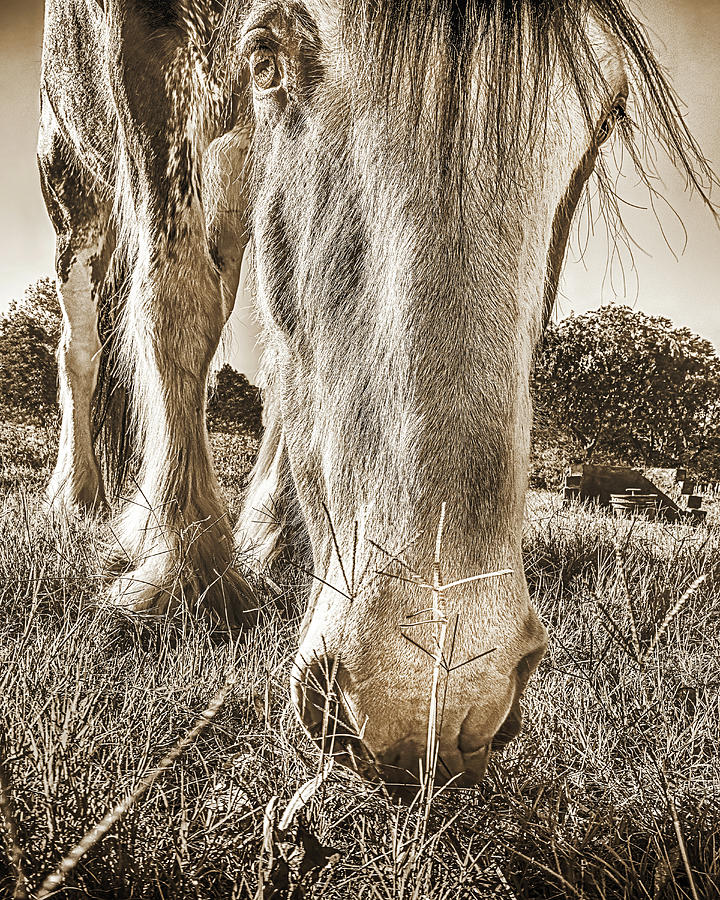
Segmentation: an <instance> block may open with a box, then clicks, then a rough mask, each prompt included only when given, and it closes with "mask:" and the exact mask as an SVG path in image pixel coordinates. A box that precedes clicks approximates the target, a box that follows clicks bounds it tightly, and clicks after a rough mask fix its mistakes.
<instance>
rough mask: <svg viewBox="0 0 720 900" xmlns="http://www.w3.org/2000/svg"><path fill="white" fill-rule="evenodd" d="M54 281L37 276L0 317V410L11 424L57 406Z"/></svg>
mask: <svg viewBox="0 0 720 900" xmlns="http://www.w3.org/2000/svg"><path fill="white" fill-rule="evenodd" d="M60 324H61V317H60V305H59V303H58V297H57V291H56V288H55V283H54V282H53V281H52V280H51V279H50V278H41V279H40V281H38V282H36V283H35V284H33V285H31V286H30V287H28V288H27V290H26V291H25V294H24V296H23V297H22V298H21V299H20V300H14V301H12V303H11V304H10V307H9V309H8V311H7V313H6V314H5V315H4V316H2V317H0V412H1V413H2V415H3V417H4V418H6V419H9V420H12V421H16V422H26V421H38V422H39V421H42V420H46V419H47V416H48V415H50V414H52V413H54V412H56V410H57V363H56V360H55V348H56V347H57V343H58V340H59V337H60Z"/></svg>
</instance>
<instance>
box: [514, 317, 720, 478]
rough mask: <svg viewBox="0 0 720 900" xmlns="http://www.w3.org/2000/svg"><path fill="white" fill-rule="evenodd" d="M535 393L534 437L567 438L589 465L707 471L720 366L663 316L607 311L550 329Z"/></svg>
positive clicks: (719, 426) (717, 414)
mask: <svg viewBox="0 0 720 900" xmlns="http://www.w3.org/2000/svg"><path fill="white" fill-rule="evenodd" d="M532 391H533V396H534V403H535V410H536V413H535V414H536V422H537V425H536V429H535V431H536V438H537V439H538V440H541V441H542V433H543V432H548V433H554V434H556V435H564V436H565V437H566V438H569V439H571V440H572V441H574V442H575V444H576V446H577V447H578V449H579V450H580V453H581V455H582V456H583V457H584V458H586V459H589V458H591V457H594V458H604V459H605V460H606V461H616V462H626V463H632V464H643V465H659V466H663V465H685V466H687V467H688V468H693V467H694V466H695V467H696V468H697V465H696V464H697V463H699V462H701V461H702V467H703V470H707V468H708V466H717V464H718V463H719V462H720V457H718V456H717V455H716V453H708V450H709V448H710V445H711V444H715V445H717V443H718V435H719V434H720V360H719V359H718V356H717V354H716V352H715V350H714V348H713V346H712V344H711V343H710V342H709V341H706V340H704V339H703V338H701V337H698V336H697V335H695V334H693V333H692V332H691V331H689V330H688V329H687V328H675V327H674V326H673V324H672V322H670V321H669V320H668V319H664V318H659V317H654V316H647V315H644V314H643V313H641V312H636V311H634V310H632V309H630V308H629V307H627V306H615V305H610V306H603V307H601V308H600V309H598V310H595V311H593V312H590V313H587V314H586V315H582V316H573V317H571V318H568V319H565V320H564V321H562V322H560V323H559V324H557V325H551V326H550V327H549V328H548V329H547V331H546V333H545V338H544V341H543V345H542V348H541V351H540V353H539V354H538V358H537V362H536V367H535V371H534V375H533V382H532Z"/></svg>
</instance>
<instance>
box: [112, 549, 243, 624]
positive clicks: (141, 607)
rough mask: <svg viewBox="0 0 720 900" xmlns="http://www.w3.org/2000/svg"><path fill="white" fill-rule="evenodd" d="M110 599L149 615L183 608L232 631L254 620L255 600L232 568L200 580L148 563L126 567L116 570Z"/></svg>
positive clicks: (172, 611)
mask: <svg viewBox="0 0 720 900" xmlns="http://www.w3.org/2000/svg"><path fill="white" fill-rule="evenodd" d="M119 568H120V569H122V566H120V567H119ZM203 585H204V586H203ZM110 601H111V602H112V603H113V604H114V605H115V606H118V607H120V608H122V609H124V610H127V611H128V612H134V613H140V614H145V615H151V616H167V615H175V614H177V613H179V612H181V611H182V610H186V611H188V612H190V613H191V614H193V615H194V614H195V613H196V612H200V613H202V614H204V615H205V616H207V617H208V618H209V619H211V620H212V621H213V622H215V623H216V624H218V625H219V626H220V627H221V628H225V629H227V630H228V631H231V632H235V631H239V630H241V629H243V628H247V627H250V626H253V625H255V624H256V622H257V613H258V599H257V597H256V595H255V592H254V591H253V589H252V587H251V586H250V584H249V583H248V582H247V580H246V579H245V578H243V576H242V575H241V574H240V573H239V572H237V571H236V570H235V569H226V570H225V571H224V572H223V573H222V575H218V574H217V573H214V574H213V575H212V576H210V577H207V578H205V579H201V578H200V577H199V576H198V575H197V574H192V573H191V574H188V575H181V574H174V575H173V573H169V574H168V573H159V572H158V571H157V570H154V569H153V568H152V567H151V566H149V565H144V566H140V567H139V568H136V569H131V568H130V567H128V566H126V567H125V571H122V570H121V571H119V572H118V573H117V577H116V578H115V581H114V583H113V585H112V588H111V590H110Z"/></svg>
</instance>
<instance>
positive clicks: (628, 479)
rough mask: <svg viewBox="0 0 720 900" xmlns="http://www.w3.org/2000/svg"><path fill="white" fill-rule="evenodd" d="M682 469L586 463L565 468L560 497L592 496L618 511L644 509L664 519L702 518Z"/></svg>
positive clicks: (567, 500)
mask: <svg viewBox="0 0 720 900" xmlns="http://www.w3.org/2000/svg"><path fill="white" fill-rule="evenodd" d="M695 488H696V483H695V482H694V481H692V480H691V479H689V478H688V477H687V473H686V471H685V469H659V468H655V469H645V470H644V471H641V470H639V469H632V468H629V467H627V466H602V465H597V466H594V465H585V464H584V463H577V464H576V465H573V466H571V467H570V469H569V470H568V473H567V475H566V476H565V484H564V488H563V500H564V502H565V503H570V502H572V501H573V500H591V501H594V502H595V503H597V504H599V505H600V506H605V507H612V508H613V509H614V510H615V511H616V512H617V513H621V514H634V513H640V512H642V513H645V514H651V515H655V516H657V517H658V518H660V519H663V520H664V521H667V522H679V521H687V522H691V523H693V524H697V523H698V522H702V521H704V520H705V517H706V515H707V511H706V510H704V509H701V506H702V497H701V496H700V495H699V494H696V493H695Z"/></svg>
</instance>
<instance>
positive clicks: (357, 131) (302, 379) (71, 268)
mask: <svg viewBox="0 0 720 900" xmlns="http://www.w3.org/2000/svg"><path fill="white" fill-rule="evenodd" d="M41 99H42V107H41V127H40V138H39V151H38V156H39V164H40V171H41V177H42V182H43V188H44V193H45V198H46V202H47V207H48V210H49V213H50V216H51V218H52V221H53V223H54V225H55V228H56V231H57V236H58V237H57V242H58V249H57V276H58V286H59V294H60V297H61V302H62V307H63V315H64V324H63V332H62V339H61V342H60V347H59V351H58V359H59V372H60V401H61V406H62V430H61V436H60V449H59V453H58V460H57V465H56V468H55V471H54V474H53V477H52V481H51V484H50V487H49V496H50V499H51V501H52V503H53V504H54V505H55V506H57V507H59V508H60V509H66V510H67V509H70V510H72V509H76V508H78V507H81V508H87V509H97V508H100V507H103V506H104V505H105V496H106V493H105V488H104V483H103V475H102V473H101V467H100V464H99V462H98V458H97V454H96V450H95V437H96V432H99V431H102V430H103V429H104V432H105V433H106V434H108V435H109V438H108V446H111V447H115V450H116V452H115V455H114V456H113V455H112V454H111V455H110V459H111V460H115V463H114V465H115V467H116V473H117V471H125V468H124V465H123V463H124V461H125V457H126V455H125V456H124V455H123V450H124V449H125V450H126V449H127V446H126V445H127V441H126V440H125V441H124V442H123V438H124V436H125V435H126V434H127V429H128V427H129V423H132V425H133V434H134V435H135V438H134V440H133V445H134V455H135V465H136V468H137V477H136V478H135V481H136V486H137V492H136V495H135V497H134V498H133V499H131V500H129V501H128V503H127V504H126V508H125V511H124V512H123V514H122V517H121V521H120V523H119V527H118V535H119V545H120V547H121V548H122V559H121V560H120V564H119V565H118V566H117V570H116V571H117V578H116V581H115V584H114V587H113V594H114V597H115V599H116V600H117V601H118V602H119V603H121V604H125V605H128V606H131V607H132V608H133V609H136V610H143V611H147V612H151V613H157V614H161V613H164V612H167V611H172V610H173V609H176V608H177V607H178V606H179V605H182V604H187V603H191V604H193V603H194V604H197V605H199V606H200V607H201V608H203V609H205V610H207V611H209V612H211V613H212V614H214V615H215V616H216V618H218V619H220V620H222V621H224V622H225V623H226V624H227V625H228V626H229V627H240V626H242V625H243V624H244V623H249V622H251V621H252V619H253V617H254V615H255V607H256V606H257V600H256V599H255V596H254V593H253V591H252V590H251V588H250V586H249V584H248V581H247V580H246V578H245V577H244V576H243V574H242V573H241V572H240V570H239V567H238V565H236V547H237V546H240V547H242V548H243V549H244V551H245V553H246V555H248V554H249V555H250V556H251V557H252V558H253V560H254V564H255V565H256V566H257V567H259V568H260V569H261V570H262V569H263V568H264V567H266V566H268V565H269V564H270V563H271V562H272V561H273V560H274V559H275V558H276V557H277V555H278V553H279V552H280V551H281V550H282V548H283V546H284V542H285V537H284V535H286V533H287V529H288V528H289V527H290V524H291V523H300V527H301V529H302V533H303V536H304V539H303V540H304V542H305V543H306V544H307V547H308V548H309V558H310V571H311V574H312V580H311V582H310V587H309V589H308V598H307V608H306V610H305V614H304V618H303V621H302V625H301V628H300V636H299V642H298V650H297V655H296V657H295V661H294V664H293V668H292V674H291V695H292V698H293V701H294V703H295V706H296V709H297V711H298V714H299V716H300V718H301V721H302V722H303V724H304V725H305V727H306V728H307V730H308V731H309V732H310V733H311V734H313V735H314V736H315V737H317V738H318V739H320V740H323V739H325V740H327V739H328V732H329V731H332V732H333V735H332V737H333V739H336V740H337V743H338V746H340V745H343V746H346V750H345V751H343V752H347V753H348V754H350V755H352V754H353V753H354V751H353V749H352V748H353V740H354V742H355V743H354V746H355V747H360V748H362V750H363V752H364V753H365V754H366V758H367V760H369V761H370V763H369V764H371V765H372V766H373V767H374V771H376V772H378V773H379V774H380V776H381V777H383V778H385V779H387V780H400V781H402V780H404V779H405V778H414V777H417V776H418V774H419V772H420V769H421V768H422V765H423V763H422V761H423V759H425V760H426V764H427V760H431V758H434V759H435V760H436V763H437V765H438V773H439V774H438V777H440V778H441V779H442V780H447V779H451V778H453V779H458V780H459V783H474V782H476V781H478V780H479V779H480V778H481V777H482V776H483V774H484V772H485V770H486V767H487V764H488V760H489V757H490V752H491V749H492V748H493V747H498V746H502V745H503V744H504V743H506V742H507V741H508V740H510V739H511V738H513V737H514V736H516V735H517V734H518V732H519V731H520V728H521V718H522V711H521V703H520V701H521V698H522V695H523V692H524V690H525V688H526V685H527V683H528V680H529V678H530V676H531V675H532V674H533V672H534V671H535V670H536V668H537V666H538V664H539V663H540V660H541V659H542V657H543V654H544V653H545V651H546V647H547V632H546V629H545V627H544V626H543V624H542V623H541V621H540V619H539V617H538V615H537V613H536V611H535V609H534V608H533V606H532V604H531V601H530V597H529V592H528V588H527V585H526V580H525V575H524V570H523V559H522V551H521V528H522V517H523V508H524V497H525V491H526V485H527V476H526V473H527V469H528V460H529V442H530V424H531V416H532V411H531V403H530V397H529V387H528V384H529V376H530V372H531V367H532V360H533V353H534V349H535V347H536V346H537V344H538V341H539V340H540V338H541V335H542V331H543V327H544V324H545V323H546V322H547V320H548V317H549V315H550V313H551V311H552V308H553V303H554V299H555V294H556V291H557V286H558V279H559V275H560V271H561V267H562V263H563V259H564V256H565V250H566V244H567V241H568V236H569V233H570V227H571V222H572V221H573V217H574V216H575V213H576V210H577V208H578V206H579V204H580V203H581V200H582V198H583V197H584V196H586V191H587V184H588V181H589V179H590V176H591V175H592V174H593V172H594V173H595V174H596V176H597V184H598V186H599V187H598V190H599V192H600V195H601V197H602V198H604V205H605V207H606V208H609V209H610V211H611V212H612V207H613V198H614V195H613V191H612V184H611V179H610V175H609V171H610V167H609V165H608V161H607V160H608V153H607V151H606V147H612V146H613V145H615V147H616V148H617V146H618V145H621V146H622V147H623V148H625V150H626V151H628V152H629V153H630V155H631V157H632V159H633V160H634V161H635V163H636V166H637V167H638V171H640V173H641V174H642V175H643V176H644V177H645V178H646V181H647V183H648V184H650V185H651V179H650V178H649V177H648V175H647V173H646V170H645V168H644V167H643V166H644V163H643V158H642V152H641V151H642V142H643V141H644V140H645V138H646V137H654V138H655V139H657V140H658V141H659V142H660V144H661V145H662V146H664V147H665V149H666V151H667V152H668V153H669V155H670V156H671V158H672V159H673V160H674V161H675V163H676V164H677V166H678V167H679V169H680V170H681V171H683V172H684V173H685V174H686V175H687V178H688V179H689V181H690V182H691V184H692V185H693V186H694V187H695V188H697V189H698V190H699V191H700V193H701V194H702V196H703V197H704V198H705V199H706V200H707V202H708V203H710V201H709V199H708V188H707V185H708V184H710V183H712V180H713V176H712V172H711V170H710V168H709V166H708V164H707V162H706V161H705V160H704V158H703V157H702V154H701V152H700V150H699V148H698V147H697V145H696V143H695V141H694V140H693V138H692V136H691V135H690V133H689V132H688V130H687V128H686V126H685V124H684V122H683V120H682V116H681V114H680V109H679V105H678V100H677V98H676V96H675V94H674V93H673V91H672V88H671V87H670V85H669V84H668V82H667V80H666V78H665V76H664V74H663V71H662V69H661V68H660V66H659V64H658V63H657V61H656V59H655V57H654V55H653V52H652V50H651V48H650V45H649V43H648V40H647V38H646V36H645V33H644V30H643V28H642V26H641V25H640V24H639V22H638V21H637V20H636V19H635V18H634V16H633V15H632V14H631V13H630V12H629V11H628V9H627V8H626V7H625V5H624V4H623V2H622V0H567V2H565V3H562V4H559V3H556V2H554V0H512V2H511V0H419V2H418V0H273V2H269V0H224V2H221V0H154V2H151V0H49V2H48V3H47V8H46V23H45V39H44V49H43V75H42V90H41ZM631 109H632V110H633V111H634V112H633V118H634V119H636V120H637V121H636V122H635V121H632V120H631V116H630V115H629V112H628V111H629V110H631ZM638 133H639V138H638ZM613 134H615V137H614V138H613V140H612V141H611V136H612V135H613ZM244 254H246V255H247V257H248V260H247V262H248V266H249V271H250V280H251V283H252V290H253V294H254V298H255V305H256V309H257V315H258V318H259V321H260V325H261V330H262V342H263V347H264V359H263V366H262V375H261V379H260V380H261V386H262V391H263V402H264V436H263V440H262V445H261V448H260V451H259V455H258V459H257V462H256V465H255V467H254V470H253V473H252V477H251V482H250V486H249V488H248V491H247V496H246V498H245V503H244V507H243V509H242V512H241V514H240V517H239V520H238V522H237V524H236V526H235V531H234V533H233V529H232V525H231V523H230V521H229V519H228V515H227V510H226V507H225V505H224V502H223V500H222V498H221V496H220V492H219V489H218V484H217V480H216V477H215V474H214V471H213V465H212V460H211V453H210V449H209V444H208V437H207V432H206V425H205V405H206V395H207V383H208V373H209V370H210V366H211V361H212V359H213V355H214V354H215V352H216V349H217V347H218V343H219V341H220V339H221V333H222V330H223V326H224V324H225V322H226V320H227V318H228V316H229V314H230V312H231V310H232V307H233V303H234V299H235V294H236V291H237V287H238V279H239V272H240V265H241V262H242V259H243V255H244ZM108 385H109V386H110V387H108ZM118 398H121V399H122V398H127V402H125V400H122V402H120V401H119V400H118ZM115 407H118V408H121V410H122V414H118V412H117V409H116V408H115ZM128 410H129V412H128ZM118 423H120V424H118ZM118 434H119V439H118ZM113 435H114V437H115V439H116V440H115V443H113V442H112V437H113ZM118 440H119V443H118ZM118 447H120V450H119V451H118V449H117V448H118ZM112 467H113V466H112V465H111V466H110V469H111V470H112ZM110 476H112V471H111V472H110ZM328 694H330V695H331V696H332V697H334V698H335V701H334V702H335V707H334V709H335V712H332V714H331V713H329V711H328V702H329V701H328V700H327V695H328ZM331 720H332V723H334V724H332V723H331V724H332V727H329V724H328V723H329V722H330V721H331ZM428 723H430V725H429V724H428ZM338 728H339V729H340V730H341V731H342V730H343V729H345V731H344V732H343V733H342V734H336V733H335V732H337V729H338ZM351 738H352V740H351ZM343 742H345V743H343ZM433 753H434V754H435V756H434V757H433V756H432V754H433ZM428 754H430V755H428Z"/></svg>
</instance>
